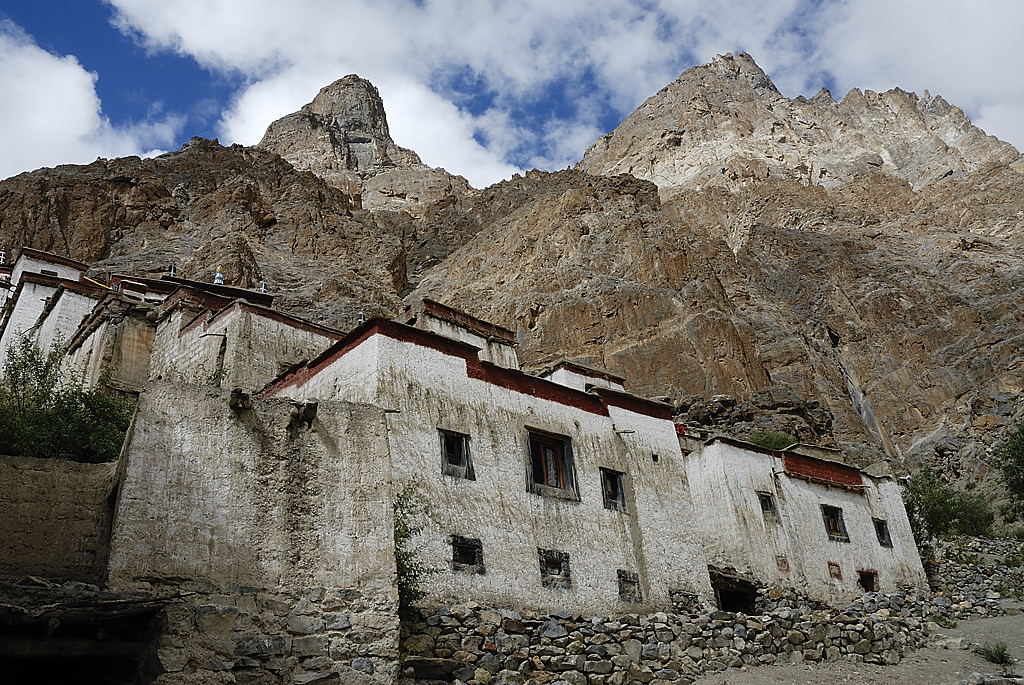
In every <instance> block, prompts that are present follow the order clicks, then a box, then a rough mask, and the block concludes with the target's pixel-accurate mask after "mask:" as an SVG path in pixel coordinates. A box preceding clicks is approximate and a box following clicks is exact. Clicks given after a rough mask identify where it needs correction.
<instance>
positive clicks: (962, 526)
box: [903, 468, 994, 545]
mask: <svg viewBox="0 0 1024 685" xmlns="http://www.w3.org/2000/svg"><path fill="white" fill-rule="evenodd" d="M903 503H904V504H905V505H906V507H907V516H908V517H909V518H910V527H911V528H912V529H913V531H914V538H915V539H916V540H917V544H918V545H924V544H925V543H927V542H928V541H929V540H932V539H934V538H937V537H941V536H943V535H948V534H950V533H959V534H963V535H984V534H985V533H987V532H988V530H989V527H990V526H991V525H992V520H993V518H994V516H993V514H992V510H991V508H990V507H989V505H988V502H987V501H986V500H985V498H984V497H983V496H982V495H980V494H968V493H964V492H958V491H956V490H954V489H953V488H952V487H950V486H949V485H948V484H947V483H946V482H945V481H944V480H943V479H942V477H941V476H940V475H939V474H938V473H936V472H935V471H933V470H931V469H928V468H925V469H921V470H920V471H918V472H917V473H916V474H914V475H913V476H912V477H911V478H910V480H909V481H907V483H906V484H905V485H904V486H903Z"/></svg>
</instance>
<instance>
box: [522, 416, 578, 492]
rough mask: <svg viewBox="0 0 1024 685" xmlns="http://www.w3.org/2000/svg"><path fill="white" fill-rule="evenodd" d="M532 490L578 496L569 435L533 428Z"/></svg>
mask: <svg viewBox="0 0 1024 685" xmlns="http://www.w3.org/2000/svg"><path fill="white" fill-rule="evenodd" d="M529 435H530V462H529V471H530V473H529V479H528V481H527V483H528V486H529V490H530V492H533V493H535V494H538V495H550V496H552V497H561V498H564V499H575V500H578V499H579V492H578V491H577V490H576V474H575V472H574V468H573V459H572V442H571V441H570V440H569V438H567V437H564V436H561V435H554V434H552V433H543V432H540V431H535V430H530V432H529Z"/></svg>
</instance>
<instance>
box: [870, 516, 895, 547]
mask: <svg viewBox="0 0 1024 685" xmlns="http://www.w3.org/2000/svg"><path fill="white" fill-rule="evenodd" d="M872 520H873V521H874V522H875V535H877V536H878V544H880V545H881V546H882V547H892V538H891V537H889V524H888V523H887V522H885V521H884V520H882V519H872Z"/></svg>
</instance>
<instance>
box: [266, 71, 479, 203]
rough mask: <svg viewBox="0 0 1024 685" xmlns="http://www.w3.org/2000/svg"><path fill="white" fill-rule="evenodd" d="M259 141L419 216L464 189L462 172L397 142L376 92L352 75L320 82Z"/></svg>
mask: <svg viewBox="0 0 1024 685" xmlns="http://www.w3.org/2000/svg"><path fill="white" fill-rule="evenodd" d="M257 147H259V148H262V149H264V150H268V151H270V152H276V153H277V154H279V155H281V156H282V157H284V158H285V159H286V160H288V161H289V162H291V164H292V165H293V166H295V168H296V169H299V170H301V171H311V172H313V173H314V174H316V175H317V176H319V177H320V178H322V179H324V180H325V181H326V182H327V183H329V184H330V185H332V186H334V187H335V188H339V189H341V190H343V191H344V192H346V193H349V194H352V195H359V194H361V195H362V199H363V203H364V206H366V207H367V208H372V209H393V210H406V211H410V212H411V213H413V214H417V215H418V214H419V212H420V211H421V210H422V208H423V207H424V206H426V205H428V204H430V203H431V202H435V201H437V200H439V199H441V198H443V197H445V196H447V195H451V194H453V193H455V194H458V193H466V192H468V191H469V184H468V183H467V182H466V179H464V178H462V177H461V176H453V175H452V174H449V173H448V172H447V171H445V170H444V169H433V168H430V167H428V166H426V165H425V164H423V163H422V162H421V161H420V158H419V156H418V155H417V154H416V153H415V152H413V151H412V150H407V149H405V148H403V147H399V146H398V145H396V144H395V141H393V140H392V139H391V133H390V132H389V131H388V122H387V117H386V116H385V114H384V103H383V102H381V99H380V94H379V93H378V92H377V89H376V88H375V87H374V86H373V84H372V83H370V82H369V81H367V80H366V79H362V78H359V77H358V76H356V75H355V74H350V75H348V76H346V77H345V78H342V79H339V80H337V81H335V82H334V83H332V84H331V85H329V86H325V87H323V88H321V89H320V92H319V93H318V94H317V96H316V97H315V98H313V101H312V102H310V103H309V104H307V105H305V106H303V108H302V109H301V110H299V111H298V112H295V113H293V114H289V115H287V116H285V117H282V118H281V119H278V120H277V121H275V122H274V123H272V124H271V125H270V126H269V127H268V128H267V132H266V134H264V136H263V140H261V141H260V142H259V143H258V145H257Z"/></svg>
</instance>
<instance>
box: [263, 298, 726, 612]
mask: <svg viewBox="0 0 1024 685" xmlns="http://www.w3.org/2000/svg"><path fill="white" fill-rule="evenodd" d="M414 323H415V324H416V327H411V326H407V325H402V324H398V323H395V322H393V321H387V320H384V319H374V320H371V321H369V322H367V323H366V324H364V325H362V326H360V327H359V328H357V329H356V330H354V331H352V332H351V333H350V334H348V335H347V336H345V337H344V338H342V339H341V340H339V341H338V342H337V343H335V344H334V345H333V346H332V347H331V348H329V349H328V350H326V351H325V352H324V353H323V354H322V355H321V356H320V357H319V358H317V359H315V360H313V361H312V362H310V363H309V364H307V365H305V366H303V367H301V368H299V369H297V370H296V371H294V372H292V373H290V374H288V375H286V376H284V377H282V378H281V379H279V380H278V381H277V382H275V383H274V384H272V385H271V386H270V387H269V388H268V389H267V390H266V391H265V392H264V393H263V394H264V396H269V397H280V396H285V397H290V398H293V399H296V400H300V401H305V402H315V401H318V400H332V399H344V400H347V401H356V402H366V403H369V404H373V405H376V406H378V407H381V408H383V409H384V410H385V411H386V412H389V419H388V420H389V431H388V446H389V452H390V455H391V469H392V478H393V479H394V481H395V490H396V491H400V490H402V489H403V488H404V487H406V486H410V485H412V486H414V487H415V488H417V490H418V491H419V492H420V493H421V494H422V495H423V497H424V501H425V502H426V514H425V519H424V521H423V531H422V533H421V535H420V536H419V543H420V544H421V546H422V547H421V549H422V551H421V555H422V559H423V561H424V562H425V563H426V564H427V565H428V566H431V567H434V568H437V569H443V570H442V572H441V573H438V574H436V575H433V576H430V578H429V579H428V581H427V585H428V589H429V591H430V593H431V595H432V596H433V597H434V598H436V599H443V598H448V597H460V598H472V599H474V600H476V601H480V602H485V603H492V604H496V605H504V606H532V607H537V608H541V609H548V610H555V609H570V610H577V611H587V612H611V611H620V612H622V611H626V612H633V611H636V610H638V609H639V608H643V607H655V606H662V607H663V606H666V605H668V604H669V602H670V593H672V592H673V591H677V590H678V591H683V592H686V593H691V594H696V595H699V596H701V597H703V598H704V599H705V600H710V598H711V588H710V585H709V583H708V575H707V570H706V562H705V561H704V553H703V550H702V549H701V547H700V545H699V544H698V542H697V541H696V540H695V536H694V535H693V531H692V529H691V528H690V525H689V523H688V522H690V521H692V520H693V518H694V514H693V509H692V508H691V506H690V495H689V491H688V489H687V487H686V478H685V470H684V468H683V464H682V463H681V454H680V451H679V446H678V442H677V439H676V435H675V429H674V426H673V423H672V419H671V410H670V408H669V407H668V406H666V405H663V404H660V403H657V402H652V401H649V400H646V399H643V398H640V397H636V396H633V395H630V394H627V393H625V392H623V391H622V390H621V389H618V388H609V387H607V385H608V379H607V378H603V377H601V376H600V375H598V376H596V377H594V378H593V379H587V378H586V377H585V374H586V373H587V372H586V370H584V369H582V368H581V367H573V368H572V369H571V372H572V373H571V375H572V377H573V380H574V382H573V383H572V384H570V385H563V384H560V383H556V382H553V381H551V380H547V379H544V378H538V377H535V376H530V375H527V374H525V373H523V372H521V371H519V370H518V368H517V367H518V361H517V359H516V356H515V349H514V347H513V346H512V345H511V344H510V342H511V337H512V335H511V333H510V332H508V331H504V330H502V329H499V328H497V327H494V326H490V325H488V324H485V323H484V322H480V321H478V320H476V319H473V318H472V317H468V316H467V315H465V314H463V313H461V312H456V311H454V310H451V309H450V308H447V307H444V306H443V305H439V304H438V303H435V302H430V301H428V302H426V303H424V306H423V308H422V310H420V311H418V312H417V313H416V317H415V321H414ZM453 327H454V328H457V329H458V330H457V331H453V330H452V328H453ZM434 331H443V332H445V333H450V334H452V333H454V335H452V336H451V337H447V336H443V335H440V334H439V333H436V332H434ZM456 338H457V339H456ZM564 373H568V370H566V369H564V368H563V369H561V370H559V371H558V372H556V373H554V374H552V375H553V376H559V374H564ZM588 380H589V382H587V381H588ZM580 385H582V386H584V387H585V388H586V390H584V389H583V388H581V387H579V386H580ZM574 386H575V387H574Z"/></svg>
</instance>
